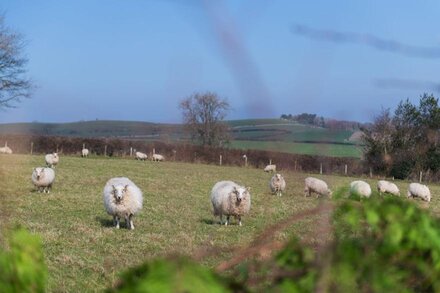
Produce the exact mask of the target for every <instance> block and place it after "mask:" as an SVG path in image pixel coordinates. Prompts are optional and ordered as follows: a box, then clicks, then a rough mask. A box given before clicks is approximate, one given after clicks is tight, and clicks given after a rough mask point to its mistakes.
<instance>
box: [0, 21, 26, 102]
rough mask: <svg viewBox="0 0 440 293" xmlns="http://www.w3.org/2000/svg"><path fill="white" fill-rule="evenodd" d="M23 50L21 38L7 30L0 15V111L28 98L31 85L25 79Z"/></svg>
mask: <svg viewBox="0 0 440 293" xmlns="http://www.w3.org/2000/svg"><path fill="white" fill-rule="evenodd" d="M23 48H24V41H23V37H22V36H21V35H20V34H18V33H16V32H14V31H12V30H11V29H10V28H8V27H7V26H6V24H5V21H4V16H1V15H0V109H1V108H13V107H14V104H15V103H16V102H19V101H20V100H21V99H23V98H28V97H29V96H30V93H31V88H32V83H31V81H30V80H29V79H28V78H27V77H26V68H25V66H26V64H27V61H28V60H27V58H25V57H24V56H23Z"/></svg>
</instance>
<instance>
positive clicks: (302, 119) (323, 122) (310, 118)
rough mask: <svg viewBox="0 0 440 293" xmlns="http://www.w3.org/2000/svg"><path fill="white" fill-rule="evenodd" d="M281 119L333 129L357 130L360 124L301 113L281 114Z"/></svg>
mask: <svg viewBox="0 0 440 293" xmlns="http://www.w3.org/2000/svg"><path fill="white" fill-rule="evenodd" d="M280 118H281V119H284V120H290V121H295V122H298V123H301V124H307V125H314V126H318V127H325V128H328V129H333V130H337V129H338V130H359V129H360V128H361V127H362V124H361V123H359V122H356V121H345V120H337V119H328V118H324V117H322V116H318V115H316V114H310V113H302V114H298V115H292V114H282V115H281V116H280Z"/></svg>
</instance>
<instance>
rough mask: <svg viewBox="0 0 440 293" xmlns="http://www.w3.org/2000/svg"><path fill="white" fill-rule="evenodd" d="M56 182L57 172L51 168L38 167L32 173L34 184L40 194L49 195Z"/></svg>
mask: <svg viewBox="0 0 440 293" xmlns="http://www.w3.org/2000/svg"><path fill="white" fill-rule="evenodd" d="M54 180H55V171H54V170H53V169H51V168H45V167H38V168H35V169H34V171H33V172H32V183H34V185H35V187H36V188H37V190H38V192H44V193H46V192H47V193H49V192H50V189H51V188H52V184H53V182H54Z"/></svg>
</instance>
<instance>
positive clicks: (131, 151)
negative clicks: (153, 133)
mask: <svg viewBox="0 0 440 293" xmlns="http://www.w3.org/2000/svg"><path fill="white" fill-rule="evenodd" d="M132 156H133V147H130V157H132Z"/></svg>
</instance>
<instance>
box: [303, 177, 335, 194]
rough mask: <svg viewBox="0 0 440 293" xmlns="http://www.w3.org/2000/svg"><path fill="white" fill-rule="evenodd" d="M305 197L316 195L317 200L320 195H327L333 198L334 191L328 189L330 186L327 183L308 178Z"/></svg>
mask: <svg viewBox="0 0 440 293" xmlns="http://www.w3.org/2000/svg"><path fill="white" fill-rule="evenodd" d="M304 184H305V187H304V195H305V196H312V193H313V192H314V193H316V198H318V197H319V196H320V195H327V196H328V197H331V196H332V191H331V190H330V189H329V188H328V185H327V183H326V182H325V181H323V180H321V179H318V178H315V177H307V178H306V179H305V180H304Z"/></svg>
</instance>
